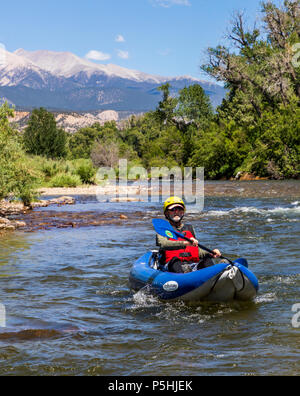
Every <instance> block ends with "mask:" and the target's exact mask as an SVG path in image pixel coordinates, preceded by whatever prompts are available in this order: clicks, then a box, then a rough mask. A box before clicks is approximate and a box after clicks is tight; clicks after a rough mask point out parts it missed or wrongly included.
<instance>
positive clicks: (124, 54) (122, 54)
mask: <svg viewBox="0 0 300 396" xmlns="http://www.w3.org/2000/svg"><path fill="white" fill-rule="evenodd" d="M117 54H118V57H119V58H122V59H128V58H129V52H128V51H121V50H118V51H117Z"/></svg>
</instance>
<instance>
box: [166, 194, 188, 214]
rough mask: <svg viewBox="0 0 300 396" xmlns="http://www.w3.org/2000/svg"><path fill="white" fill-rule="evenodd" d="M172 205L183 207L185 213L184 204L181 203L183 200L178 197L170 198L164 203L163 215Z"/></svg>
mask: <svg viewBox="0 0 300 396" xmlns="http://www.w3.org/2000/svg"><path fill="white" fill-rule="evenodd" d="M172 205H176V206H177V205H180V206H182V207H183V209H184V211H185V204H184V202H183V200H182V199H181V198H179V197H170V198H168V199H167V200H166V201H165V203H164V213H165V212H166V210H167V209H168V208H169V207H170V206H172Z"/></svg>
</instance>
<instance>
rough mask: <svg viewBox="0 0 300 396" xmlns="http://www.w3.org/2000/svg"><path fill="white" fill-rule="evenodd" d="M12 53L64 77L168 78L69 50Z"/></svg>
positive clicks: (135, 79) (150, 79)
mask: <svg viewBox="0 0 300 396" xmlns="http://www.w3.org/2000/svg"><path fill="white" fill-rule="evenodd" d="M14 54H16V55H19V56H22V57H23V58H25V59H27V60H29V61H30V62H32V63H34V64H35V65H37V66H39V67H40V68H42V69H44V70H47V71H48V72H50V73H52V74H54V75H59V76H63V77H66V78H70V77H74V76H76V75H78V74H79V73H85V74H86V76H87V77H88V78H90V77H91V76H92V75H93V74H97V73H98V74H100V75H101V74H102V75H106V76H108V77H111V78H123V79H128V80H132V81H136V82H146V81H147V82H151V83H155V84H161V83H162V82H163V81H166V80H167V79H168V78H166V77H160V76H153V75H150V74H146V73H142V72H139V71H137V70H130V69H126V68H124V67H120V66H117V65H112V64H109V65H102V64H97V63H94V62H91V61H89V60H86V59H82V58H80V57H79V56H77V55H74V54H72V53H71V52H54V51H46V50H40V51H33V52H30V51H25V50H24V49H18V50H16V51H15V52H14Z"/></svg>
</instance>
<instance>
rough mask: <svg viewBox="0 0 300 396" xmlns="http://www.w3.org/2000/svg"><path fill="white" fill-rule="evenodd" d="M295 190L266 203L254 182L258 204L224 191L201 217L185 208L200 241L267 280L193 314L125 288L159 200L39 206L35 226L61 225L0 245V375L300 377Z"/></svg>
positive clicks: (299, 206)
mask: <svg viewBox="0 0 300 396" xmlns="http://www.w3.org/2000/svg"><path fill="white" fill-rule="evenodd" d="M287 183H288V182H287ZM297 183H299V182H294V186H295V187H297V188H295V189H294V190H293V189H292V193H290V194H289V196H285V195H284V194H280V193H278V194H276V193H275V194H273V196H271V197H264V198H262V197H259V196H258V195H259V194H258V191H257V189H259V186H260V184H259V183H254V184H252V186H253V189H255V194H252V196H254V195H255V197H254V198H253V197H251V194H246V196H236V195H235V194H233V196H228V194H227V196H222V195H220V194H219V193H218V194H216V196H213V195H211V196H210V197H207V198H206V199H205V208H204V211H203V212H199V209H198V208H197V207H195V206H194V207H193V206H190V207H189V211H188V220H189V222H190V223H192V224H193V225H194V227H195V229H196V231H197V235H198V238H199V240H200V241H201V243H202V244H204V245H207V246H208V247H211V248H215V247H218V248H220V249H221V250H222V252H223V253H224V255H226V256H229V257H230V258H236V257H241V256H242V257H246V258H247V259H248V261H249V267H250V268H251V270H252V271H253V272H254V273H255V274H256V276H257V277H258V279H259V281H260V291H259V294H258V296H257V298H256V299H255V300H254V301H253V302H248V303H231V304H208V303H205V304H204V303H203V304H200V305H199V306H196V307H190V306H187V305H185V304H183V303H172V304H171V303H161V302H159V301H158V300H156V299H155V298H154V297H152V296H149V295H146V294H143V293H141V292H139V293H135V294H134V293H133V292H131V291H130V290H129V289H128V283H127V282H128V275H129V271H130V267H131V265H132V263H133V262H134V261H135V260H136V259H137V258H138V257H140V256H141V255H142V254H144V252H145V251H147V250H149V249H152V248H154V247H155V246H154V231H153V229H152V226H151V219H152V218H153V217H158V216H160V214H161V205H160V204H159V203H155V204H151V203H148V202H147V203H145V202H135V203H133V202H132V203H126V204H125V203H104V202H103V203H99V202H98V201H97V200H96V199H95V198H94V197H76V198H77V204H76V205H75V206H70V207H51V210H50V208H45V209H42V210H35V212H34V213H33V214H32V218H34V219H35V220H33V223H34V222H37V218H39V220H41V219H42V217H43V216H44V217H47V216H48V217H51V218H52V219H53V217H55V216H56V217H57V218H58V220H59V224H60V225H61V224H63V220H65V221H66V223H65V225H66V228H65V227H62V228H57V227H45V228H46V229H39V228H38V227H36V226H34V224H36V223H34V224H33V226H32V227H31V229H30V230H29V229H28V230H25V231H23V232H17V233H14V234H9V235H6V236H5V237H2V238H1V239H0V302H1V303H2V304H3V305H4V306H5V309H6V318H5V319H6V323H4V321H3V318H2V325H4V324H5V325H6V327H0V374H2V375H4V374H6V375H63V374H66V375H193V376H194V375H196V376H197V375H231V374H237V375H273V374H282V375H299V373H300V370H299V360H300V359H299V356H300V355H299V351H300V348H299V347H300V342H299V332H300V330H299V327H298V328H297V325H298V322H299V324H300V319H298V320H296V321H295V320H294V322H293V324H292V318H293V315H295V313H293V312H292V307H293V305H294V304H297V303H300V296H299V286H300V264H299V261H300V247H299V240H300V223H299V220H300V195H299V184H297ZM241 185H242V184H241ZM245 185H246V184H245ZM249 185H251V184H247V186H249ZM217 186H218V188H220V184H218V185H217ZM275 186H276V185H275ZM280 186H281V187H282V186H283V187H284V182H282V183H281V184H280ZM286 186H290V184H286ZM239 188H240V187H239ZM272 188H274V189H275V190H276V187H274V185H273V187H272ZM247 189H250V190H251V188H250V187H247ZM237 195H238V194H237ZM120 214H126V215H127V216H128V220H121V219H120ZM70 217H72V219H73V220H72V221H74V222H75V223H76V222H77V223H76V224H75V227H73V226H72V227H71V226H69V227H68V226H67V225H68V222H70ZM86 218H88V219H89V221H88V222H87V221H86V222H85V221H84V220H85V219H86ZM103 219H105V220H106V222H104V223H103V222H102V223H101V220H103ZM92 221H95V224H93V225H92V224H91V222H92ZM96 223H97V224H96ZM28 231H32V232H28Z"/></svg>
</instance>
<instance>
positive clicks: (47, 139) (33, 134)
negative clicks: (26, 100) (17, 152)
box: [24, 107, 67, 158]
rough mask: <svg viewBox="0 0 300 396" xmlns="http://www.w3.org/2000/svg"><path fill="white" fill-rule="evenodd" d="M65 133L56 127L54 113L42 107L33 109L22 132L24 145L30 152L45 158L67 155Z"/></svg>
mask: <svg viewBox="0 0 300 396" xmlns="http://www.w3.org/2000/svg"><path fill="white" fill-rule="evenodd" d="M66 143H67V135H66V133H65V131H64V130H63V129H58V128H57V126H56V121H55V118H54V115H53V114H52V113H50V112H48V111H47V110H46V109H44V108H42V107H41V108H40V109H35V110H33V112H32V114H31V116H30V118H29V121H28V125H27V127H26V129H25V132H24V146H25V148H26V151H27V152H28V153H30V154H35V155H42V156H45V157H47V158H63V157H65V156H66V155H67V150H66Z"/></svg>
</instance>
